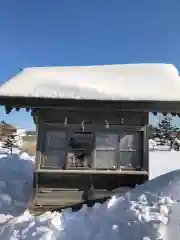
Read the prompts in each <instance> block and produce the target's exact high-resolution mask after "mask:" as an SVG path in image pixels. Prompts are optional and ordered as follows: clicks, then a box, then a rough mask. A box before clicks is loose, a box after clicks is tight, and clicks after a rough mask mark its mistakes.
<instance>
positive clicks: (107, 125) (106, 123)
mask: <svg viewBox="0 0 180 240" xmlns="http://www.w3.org/2000/svg"><path fill="white" fill-rule="evenodd" d="M104 122H105V127H106V128H109V123H108V121H107V120H105V121H104Z"/></svg>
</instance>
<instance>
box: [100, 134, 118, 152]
mask: <svg viewBox="0 0 180 240" xmlns="http://www.w3.org/2000/svg"><path fill="white" fill-rule="evenodd" d="M117 140H118V135H117V134H114V133H97V134H96V149H116V147H117Z"/></svg>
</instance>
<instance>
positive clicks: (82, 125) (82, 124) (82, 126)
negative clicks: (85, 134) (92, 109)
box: [81, 120, 84, 131]
mask: <svg viewBox="0 0 180 240" xmlns="http://www.w3.org/2000/svg"><path fill="white" fill-rule="evenodd" d="M81 129H82V130H83V131H84V120H83V121H82V122H81Z"/></svg>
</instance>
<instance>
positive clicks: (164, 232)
mask: <svg viewBox="0 0 180 240" xmlns="http://www.w3.org/2000/svg"><path fill="white" fill-rule="evenodd" d="M34 168H35V166H34V159H33V158H32V157H29V156H28V155H27V154H25V153H24V154H23V155H21V156H20V157H19V156H18V154H17V153H16V154H13V155H8V154H7V153H6V152H4V153H3V151H0V240H10V239H11V240H17V239H21V240H23V239H26V240H34V239H35V240H39V239H41V240H51V239H52V240H55V239H59V240H80V239H81V240H107V239H108V240H109V239H112V240H116V239H118V240H130V239H133V240H140V239H141V240H155V239H163V240H172V239H173V240H177V239H179V236H180V226H179V223H180V203H179V201H180V170H179V168H180V152H168V151H165V152H162V151H159V152H158V151H157V152H150V179H151V180H150V181H149V182H148V183H146V184H144V185H141V186H138V187H136V188H135V189H133V190H132V191H130V192H128V193H126V194H125V195H124V196H118V195H117V196H114V197H113V198H112V199H111V200H109V201H107V202H106V203H104V204H102V205H100V204H96V205H95V206H94V207H93V208H87V207H86V206H84V207H83V208H82V209H81V210H80V211H78V212H75V213H72V212H71V211H70V210H66V211H64V212H63V213H58V212H54V213H50V212H47V213H45V214H43V215H41V216H38V217H34V216H32V215H30V213H29V212H28V210H26V208H27V201H28V198H29V196H30V191H31V183H32V173H33V171H34ZM162 174H163V175H162ZM160 175H161V176H160ZM156 177H157V178H156Z"/></svg>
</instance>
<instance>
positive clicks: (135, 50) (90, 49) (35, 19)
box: [0, 0, 180, 129]
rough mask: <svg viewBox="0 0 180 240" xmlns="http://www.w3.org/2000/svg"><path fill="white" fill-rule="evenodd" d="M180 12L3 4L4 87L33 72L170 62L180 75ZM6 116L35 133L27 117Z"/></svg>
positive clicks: (136, 5) (50, 0) (153, 4)
mask: <svg viewBox="0 0 180 240" xmlns="http://www.w3.org/2000/svg"><path fill="white" fill-rule="evenodd" d="M179 12H180V1H179V0H173V1H170V0H151V1H150V0H149V1H148V0H111V1H108V0H91V1H85V0H61V1H60V0H45V1H44V0H38V1H36V0H31V1H30V0H29V1H28V0H26V1H24V0H18V1H11V0H1V1H0V83H3V82H4V81H6V80H7V79H8V78H9V77H10V76H12V75H14V74H15V73H17V72H18V71H19V70H20V69H21V68H24V67H28V66H47V65H92V64H113V63H141V62H165V63H172V64H174V65H175V66H176V67H177V68H178V69H180V58H179V56H180V31H179V22H180V15H179ZM0 116H1V119H4V120H6V121H8V122H10V123H12V124H15V125H17V126H18V127H23V128H26V129H32V128H34V124H33V122H32V120H31V117H30V114H28V113H26V112H24V111H21V112H18V113H16V112H13V113H11V114H9V115H6V114H5V112H4V109H3V108H0ZM151 120H152V118H151ZM153 121H154V118H153Z"/></svg>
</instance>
